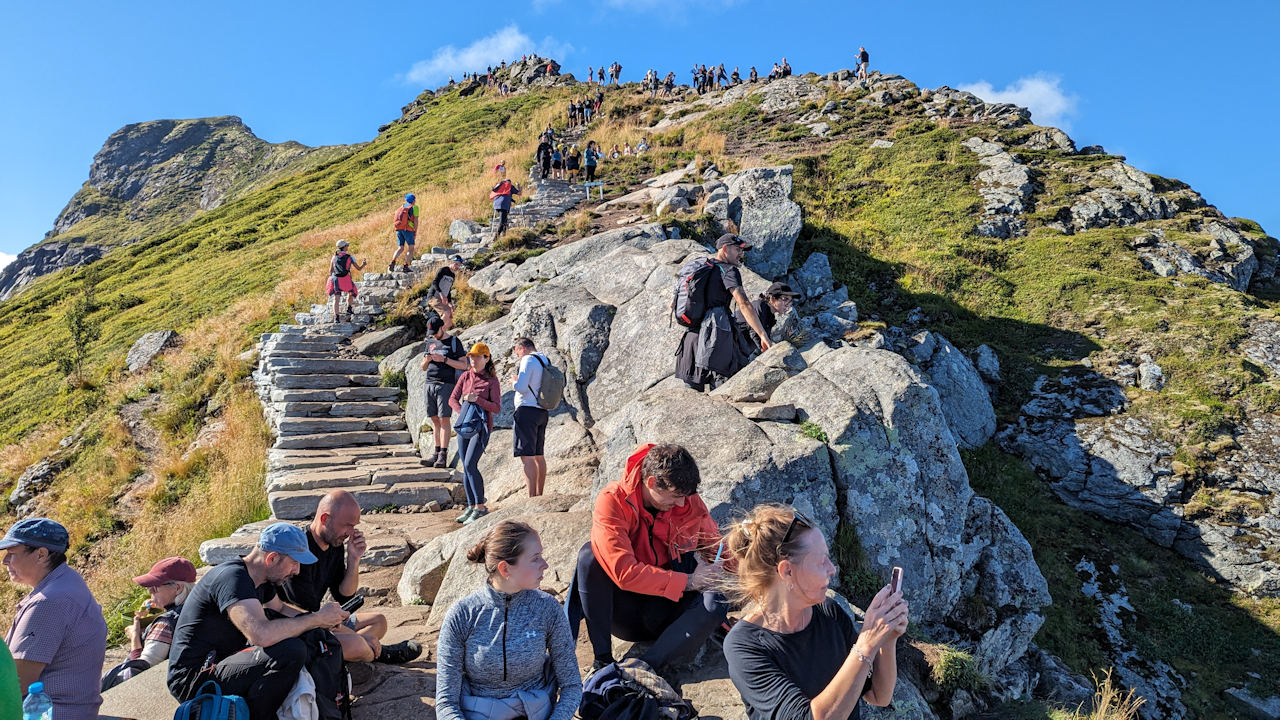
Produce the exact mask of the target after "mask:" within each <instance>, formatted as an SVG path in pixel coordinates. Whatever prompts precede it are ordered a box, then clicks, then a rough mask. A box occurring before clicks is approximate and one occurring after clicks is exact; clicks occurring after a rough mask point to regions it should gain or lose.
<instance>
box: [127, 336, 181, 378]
mask: <svg viewBox="0 0 1280 720" xmlns="http://www.w3.org/2000/svg"><path fill="white" fill-rule="evenodd" d="M177 343H178V333H176V332H174V331H172V330H156V331H155V332H149V333H147V334H145V335H143V336H142V337H140V338H138V339H137V340H136V341H134V343H133V347H131V348H129V355H128V356H127V357H126V358H125V364H126V365H128V367H129V372H131V373H136V372H140V371H142V370H145V369H146V368H147V366H148V365H150V364H151V361H152V360H154V359H155V357H156V356H157V355H159V354H160V353H162V352H164V351H165V350H167V349H169V348H171V347H173V346H174V345H176V344H177Z"/></svg>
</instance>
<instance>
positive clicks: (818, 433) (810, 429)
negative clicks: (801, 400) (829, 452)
mask: <svg viewBox="0 0 1280 720" xmlns="http://www.w3.org/2000/svg"><path fill="white" fill-rule="evenodd" d="M800 434H801V435H804V436H805V437H808V438H813V439H814V440H817V441H818V442H823V443H825V442H827V431H826V430H823V429H822V426H821V425H819V424H818V423H816V422H813V421H812V420H805V421H804V422H802V423H800Z"/></svg>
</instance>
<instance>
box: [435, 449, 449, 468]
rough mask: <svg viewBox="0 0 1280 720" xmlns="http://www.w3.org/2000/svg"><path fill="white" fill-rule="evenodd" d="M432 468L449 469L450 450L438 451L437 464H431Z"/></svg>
mask: <svg viewBox="0 0 1280 720" xmlns="http://www.w3.org/2000/svg"><path fill="white" fill-rule="evenodd" d="M431 467H437V468H447V467H449V451H448V450H440V451H437V452H436V459H435V462H433V463H431Z"/></svg>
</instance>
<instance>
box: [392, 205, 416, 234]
mask: <svg viewBox="0 0 1280 720" xmlns="http://www.w3.org/2000/svg"><path fill="white" fill-rule="evenodd" d="M413 220H414V218H413V206H411V205H404V206H402V207H401V208H400V209H398V210H396V215H395V224H394V227H395V229H396V230H407V231H409V232H413V231H414V230H416V229H417V228H415V227H414V222H413Z"/></svg>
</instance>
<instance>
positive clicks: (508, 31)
mask: <svg viewBox="0 0 1280 720" xmlns="http://www.w3.org/2000/svg"><path fill="white" fill-rule="evenodd" d="M572 52H573V46H572V45H570V44H568V43H562V42H559V41H557V40H556V39H555V38H553V37H551V36H550V35H548V36H547V37H545V38H543V39H542V42H540V43H535V42H534V41H533V40H532V39H531V38H530V37H529V36H528V35H525V34H524V33H523V32H520V28H519V27H518V26H516V25H508V26H506V27H504V28H502V29H501V30H498V31H497V32H495V33H493V34H492V35H489V36H486V37H482V38H480V39H479V40H476V41H475V42H473V43H471V44H470V45H468V46H466V47H464V48H462V49H458V48H455V47H454V46H452V45H445V46H443V47H440V48H437V49H436V51H435V54H433V55H432V56H431V58H430V59H427V60H419V61H418V62H416V63H414V64H413V67H412V68H410V69H409V72H407V73H405V74H404V76H403V79H404V82H406V83H408V84H410V85H428V86H430V85H434V84H437V83H441V82H445V81H447V80H448V79H449V76H451V75H452V76H453V77H454V79H460V78H461V77H462V74H463V73H468V72H484V69H485V68H486V67H488V66H490V65H497V64H498V63H500V62H502V61H503V60H506V61H507V62H511V61H513V60H518V59H519V58H520V56H521V55H527V54H529V53H537V54H538V55H541V56H543V57H552V58H555V59H556V60H557V61H559V62H561V63H563V62H564V58H565V56H566V55H568V54H569V53H572Z"/></svg>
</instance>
